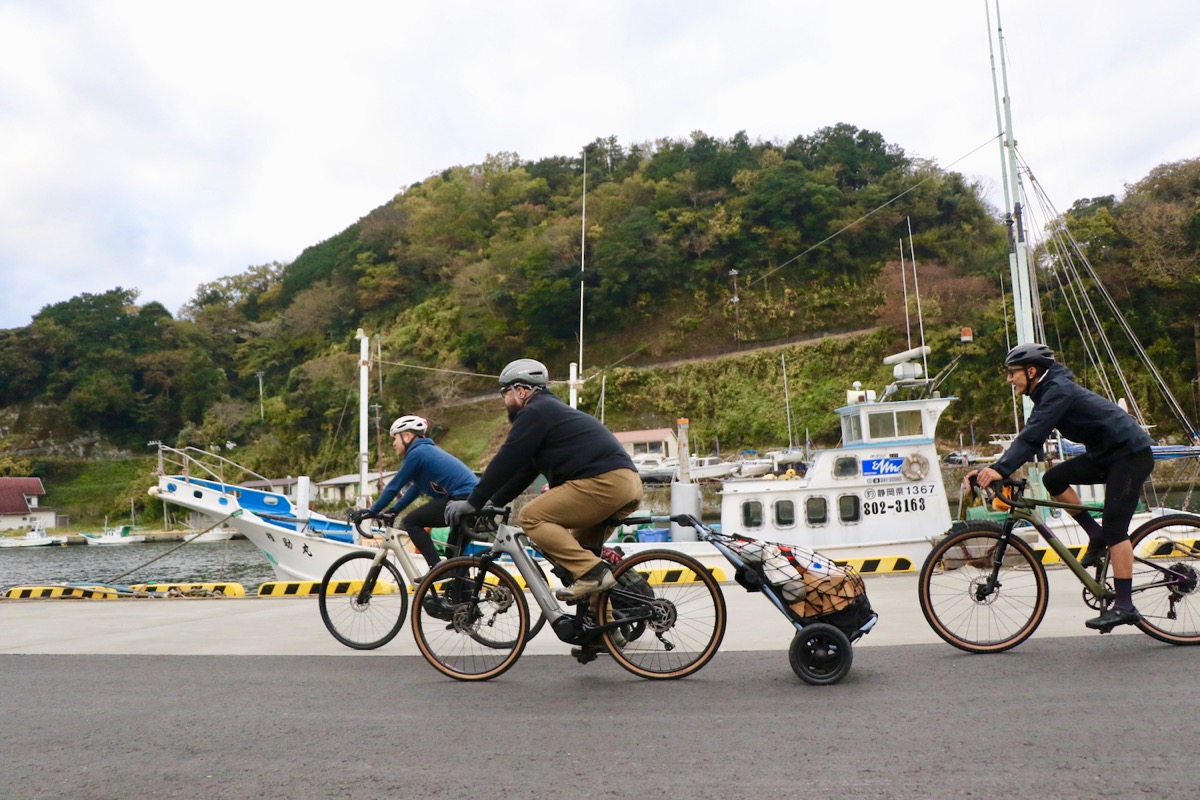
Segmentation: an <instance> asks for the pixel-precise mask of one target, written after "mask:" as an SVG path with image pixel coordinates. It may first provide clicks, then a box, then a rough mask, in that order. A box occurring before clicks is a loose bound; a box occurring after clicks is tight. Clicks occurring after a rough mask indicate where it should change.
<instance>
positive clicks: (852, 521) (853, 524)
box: [721, 387, 955, 557]
mask: <svg viewBox="0 0 1200 800" xmlns="http://www.w3.org/2000/svg"><path fill="white" fill-rule="evenodd" d="M954 399H955V398H952V397H947V398H943V397H936V396H935V397H928V398H922V399H912V400H886V401H877V400H876V399H875V396H874V393H873V392H861V391H860V390H858V388H857V387H856V388H855V389H854V390H852V391H851V392H849V393H848V400H849V401H850V402H849V403H848V404H847V405H846V406H843V407H842V408H839V409H837V410H836V413H837V414H838V416H839V417H840V420H841V431H842V443H841V445H840V446H839V447H836V448H831V449H828V450H817V451H814V452H812V453H811V454H810V460H809V463H808V470H807V471H806V472H804V474H802V475H801V474H797V475H795V476H793V477H788V478H780V479H774V476H767V477H764V478H762V479H751V480H732V481H726V482H725V483H724V485H723V487H722V492H721V495H722V500H721V527H722V529H723V530H725V531H727V532H730V533H738V534H742V535H744V536H749V537H752V538H755V539H763V540H766V541H773V542H781V543H784V544H793V545H799V546H802V547H807V548H810V549H813V550H825V551H829V553H830V555H834V556H836V557H850V556H851V553H850V551H852V550H854V549H855V548H864V549H871V548H875V547H877V546H878V545H880V544H886V543H891V542H899V541H913V542H915V541H917V540H922V541H923V540H924V539H925V538H927V537H928V536H931V535H936V534H940V533H943V532H945V531H946V530H947V529H948V528H949V527H950V512H949V504H948V502H947V499H946V492H945V487H944V486H943V483H942V476H941V471H940V470H939V469H938V455H937V451H936V448H935V446H934V440H935V432H936V430H937V423H938V420H939V419H940V417H941V415H942V412H944V411H945V410H946V407H947V406H948V405H949V404H950V403H951V402H953V401H954Z"/></svg>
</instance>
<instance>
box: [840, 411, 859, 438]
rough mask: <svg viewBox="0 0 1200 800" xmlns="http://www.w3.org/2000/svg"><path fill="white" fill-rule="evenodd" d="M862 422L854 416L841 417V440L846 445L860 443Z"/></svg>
mask: <svg viewBox="0 0 1200 800" xmlns="http://www.w3.org/2000/svg"><path fill="white" fill-rule="evenodd" d="M862 438H863V437H862V420H861V419H859V418H858V415H857V414H855V415H854V416H852V417H842V439H844V440H845V442H846V444H854V443H855V442H861V441H862Z"/></svg>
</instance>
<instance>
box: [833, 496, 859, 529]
mask: <svg viewBox="0 0 1200 800" xmlns="http://www.w3.org/2000/svg"><path fill="white" fill-rule="evenodd" d="M861 515H862V502H861V501H860V500H859V499H858V495H856V494H844V495H842V496H841V497H839V498H838V518H839V519H841V521H842V522H858V520H859V518H860V517H861Z"/></svg>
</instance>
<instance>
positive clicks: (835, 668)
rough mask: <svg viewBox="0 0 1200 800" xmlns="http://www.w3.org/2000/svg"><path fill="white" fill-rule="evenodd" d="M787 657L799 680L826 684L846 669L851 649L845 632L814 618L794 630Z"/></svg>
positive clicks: (849, 662)
mask: <svg viewBox="0 0 1200 800" xmlns="http://www.w3.org/2000/svg"><path fill="white" fill-rule="evenodd" d="M788 661H790V662H791V664H792V672H795V673H796V676H797V677H798V678H800V680H802V681H804V682H805V683H808V684H812V685H813V686H828V685H830V684H834V683H837V682H838V681H840V680H841V679H842V678H844V677H846V675H847V674H848V673H849V672H850V665H851V664H853V663H854V653H853V651H852V650H851V649H850V639H849V637H847V636H846V634H844V633H842V631H841V630H839V629H838V628H835V627H834V626H832V625H827V624H825V623H824V622H817V623H814V624H812V625H805V626H804V630H800V631H796V635H795V636H793V637H792V646H791V647H790V648H788Z"/></svg>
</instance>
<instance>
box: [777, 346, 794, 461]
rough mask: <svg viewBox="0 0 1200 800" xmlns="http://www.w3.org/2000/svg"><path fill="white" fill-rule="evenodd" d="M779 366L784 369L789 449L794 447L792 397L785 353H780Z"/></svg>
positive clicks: (784, 395) (784, 401)
mask: <svg viewBox="0 0 1200 800" xmlns="http://www.w3.org/2000/svg"><path fill="white" fill-rule="evenodd" d="M779 368H780V369H781V370H783V407H784V409H785V410H786V411H787V426H788V450H791V449H792V398H791V396H790V395H789V394H788V385H787V359H785V358H784V356H783V353H780V354H779Z"/></svg>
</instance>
